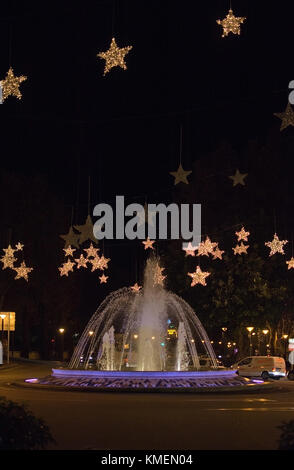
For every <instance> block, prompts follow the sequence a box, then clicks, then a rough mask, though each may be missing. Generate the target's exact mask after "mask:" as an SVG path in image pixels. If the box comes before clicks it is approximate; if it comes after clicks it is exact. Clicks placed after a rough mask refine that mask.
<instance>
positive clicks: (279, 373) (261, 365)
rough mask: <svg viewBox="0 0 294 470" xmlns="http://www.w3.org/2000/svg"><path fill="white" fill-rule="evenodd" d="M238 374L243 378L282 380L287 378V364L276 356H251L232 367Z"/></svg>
mask: <svg viewBox="0 0 294 470" xmlns="http://www.w3.org/2000/svg"><path fill="white" fill-rule="evenodd" d="M231 368H232V369H236V370H237V374H239V375H241V376H243V377H260V376H261V377H262V378H263V379H264V380H267V379H269V378H270V377H272V378H274V379H277V380H278V379H280V378H281V377H285V376H286V364H285V360H284V359H283V358H282V357H276V356H250V357H246V358H245V359H242V360H241V361H239V362H237V363H236V364H234V365H232V366H231Z"/></svg>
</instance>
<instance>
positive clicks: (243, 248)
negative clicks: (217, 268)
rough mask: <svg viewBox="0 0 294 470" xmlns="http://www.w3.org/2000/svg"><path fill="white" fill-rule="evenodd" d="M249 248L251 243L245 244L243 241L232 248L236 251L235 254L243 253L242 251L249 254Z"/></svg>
mask: <svg viewBox="0 0 294 470" xmlns="http://www.w3.org/2000/svg"><path fill="white" fill-rule="evenodd" d="M248 248H249V245H244V243H243V242H241V243H240V245H236V246H235V248H232V250H233V251H234V255H241V254H242V253H245V254H246V255H247V250H248Z"/></svg>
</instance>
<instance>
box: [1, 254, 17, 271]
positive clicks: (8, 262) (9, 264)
mask: <svg viewBox="0 0 294 470" xmlns="http://www.w3.org/2000/svg"><path fill="white" fill-rule="evenodd" d="M1 261H2V263H3V266H2V269H6V268H13V267H14V263H15V261H16V258H15V257H14V256H7V255H5V256H2V258H1Z"/></svg>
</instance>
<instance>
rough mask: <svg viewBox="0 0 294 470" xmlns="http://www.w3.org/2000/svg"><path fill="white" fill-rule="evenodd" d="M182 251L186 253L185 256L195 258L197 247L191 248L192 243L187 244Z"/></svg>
mask: <svg viewBox="0 0 294 470" xmlns="http://www.w3.org/2000/svg"><path fill="white" fill-rule="evenodd" d="M183 250H184V251H185V252H186V254H185V256H195V251H196V250H197V246H193V245H192V243H191V242H189V243H188V245H187V246H186V248H183Z"/></svg>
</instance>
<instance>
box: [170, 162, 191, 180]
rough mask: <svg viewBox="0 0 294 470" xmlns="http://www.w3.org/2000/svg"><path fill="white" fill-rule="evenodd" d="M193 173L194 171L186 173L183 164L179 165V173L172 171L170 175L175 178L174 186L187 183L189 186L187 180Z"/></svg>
mask: <svg viewBox="0 0 294 470" xmlns="http://www.w3.org/2000/svg"><path fill="white" fill-rule="evenodd" d="M191 173H192V171H185V170H184V169H183V167H182V164H181V163H180V164H179V168H178V169H177V171H170V172H169V174H170V175H172V176H173V177H174V178H175V181H174V184H175V185H176V184H178V183H185V184H189V181H188V180H187V176H189V175H190V174H191Z"/></svg>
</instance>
